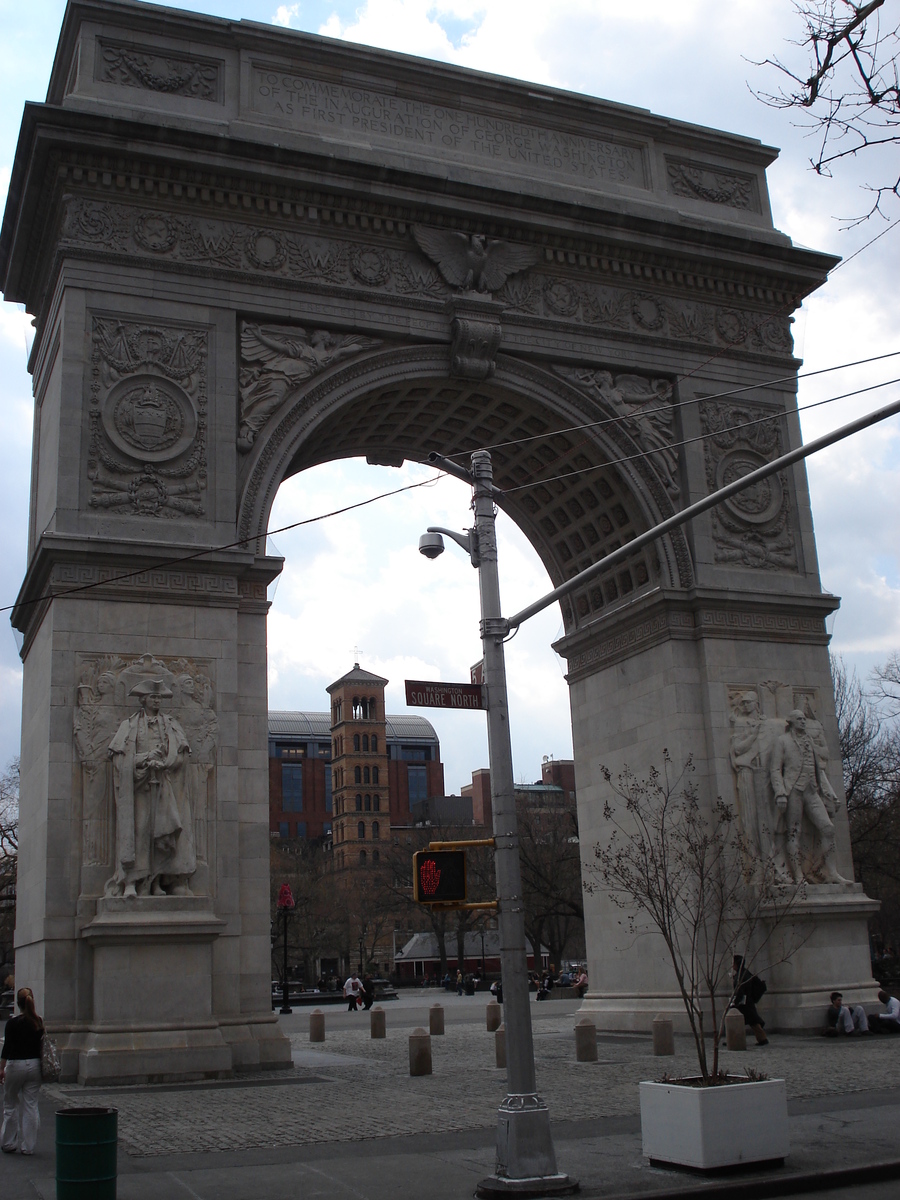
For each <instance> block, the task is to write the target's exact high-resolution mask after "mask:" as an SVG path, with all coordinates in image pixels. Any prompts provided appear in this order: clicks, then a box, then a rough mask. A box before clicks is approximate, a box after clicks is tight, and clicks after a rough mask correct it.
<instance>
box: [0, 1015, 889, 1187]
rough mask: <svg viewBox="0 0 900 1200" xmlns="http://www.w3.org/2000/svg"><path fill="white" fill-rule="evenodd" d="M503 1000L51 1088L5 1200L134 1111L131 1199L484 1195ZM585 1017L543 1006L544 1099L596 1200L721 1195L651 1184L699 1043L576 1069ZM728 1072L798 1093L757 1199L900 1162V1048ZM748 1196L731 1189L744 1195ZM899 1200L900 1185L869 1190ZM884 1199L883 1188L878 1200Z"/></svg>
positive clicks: (330, 1028)
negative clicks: (60, 1132)
mask: <svg viewBox="0 0 900 1200" xmlns="http://www.w3.org/2000/svg"><path fill="white" fill-rule="evenodd" d="M486 999H487V997H486V996H481V995H478V996H475V997H462V998H458V997H457V996H455V995H446V994H444V993H442V992H441V993H435V992H433V991H428V992H416V993H407V994H405V995H403V996H402V997H401V999H400V1000H398V1001H394V1002H388V1003H385V1005H384V1007H385V1011H386V1013H387V1037H386V1039H385V1040H383V1041H373V1040H371V1038H370V1037H369V1018H368V1015H367V1014H365V1013H347V1012H344V1011H342V1008H339V1007H337V1006H335V1007H332V1008H326V1010H325V1014H326V1015H325V1020H326V1040H325V1042H324V1044H311V1043H310V1042H309V1035H308V1031H309V1013H310V1010H309V1009H298V1010H296V1011H295V1012H294V1014H293V1015H291V1016H289V1017H284V1018H282V1021H283V1024H284V1028H285V1032H286V1033H287V1034H288V1035H289V1036H290V1038H291V1043H292V1047H293V1055H294V1064H295V1066H294V1069H293V1070H292V1071H283V1072H274V1073H267V1074H265V1075H256V1076H247V1077H241V1078H239V1079H236V1080H232V1081H224V1082H220V1083H201V1084H178V1085H174V1084H173V1085H158V1086H131V1087H105V1088H100V1087H93V1088H90V1089H86V1088H81V1087H77V1086H74V1085H65V1086H53V1087H45V1089H44V1100H43V1114H44V1128H43V1130H42V1135H41V1142H40V1144H39V1148H38V1154H37V1155H36V1156H35V1158H34V1159H32V1160H27V1159H22V1158H21V1157H19V1156H16V1157H15V1158H4V1160H3V1161H2V1162H0V1194H2V1195H3V1196H4V1200H18V1198H19V1197H22V1198H24V1197H26V1196H27V1197H34V1196H41V1197H47V1198H48V1200H49V1198H50V1197H52V1196H54V1195H55V1185H54V1182H53V1175H54V1162H53V1115H52V1114H53V1111H54V1109H55V1108H57V1107H62V1106H64V1105H71V1104H78V1105H97V1104H103V1105H111V1106H114V1107H115V1108H117V1109H118V1111H119V1134H120V1154H119V1160H120V1161H119V1171H120V1181H119V1196H120V1197H121V1200H150V1198H151V1197H152V1198H154V1200H159V1198H163V1200H167V1198H168V1197H170V1196H171V1197H173V1198H176V1197H182V1196H184V1197H194V1200H255V1198H256V1197H265V1196H268V1195H272V1196H279V1197H282V1196H297V1197H300V1196H303V1197H317V1196H322V1197H325V1196H329V1197H353V1198H355V1200H380V1198H381V1197H387V1196H396V1197H403V1196H406V1195H413V1194H414V1192H416V1191H420V1190H425V1191H427V1194H428V1195H429V1197H432V1198H433V1200H445V1198H446V1200H451V1198H452V1197H465V1196H470V1195H471V1194H472V1192H473V1189H474V1186H475V1184H476V1183H477V1181H478V1180H479V1179H480V1178H482V1177H483V1176H484V1175H486V1174H488V1173H490V1171H491V1170H492V1168H493V1137H494V1129H495V1125H496V1110H497V1105H498V1104H499V1102H500V1100H501V1099H502V1097H503V1095H504V1091H505V1072H504V1071H502V1070H498V1068H497V1067H496V1066H495V1065H494V1038H493V1035H492V1034H489V1033H488V1032H487V1031H486V1028H485V1019H484V1006H485V1001H486ZM436 1001H439V1002H440V1003H442V1004H443V1005H444V1007H445V1025H446V1033H445V1034H444V1036H443V1037H434V1038H433V1039H432V1050H433V1060H434V1073H433V1074H432V1075H431V1076H426V1077H423V1078H416V1079H412V1078H410V1076H409V1073H408V1057H407V1046H408V1036H409V1033H410V1032H411V1031H412V1029H413V1028H415V1027H417V1026H422V1025H424V1026H427V1024H428V1008H429V1006H430V1005H431V1004H432V1003H435V1002H436ZM577 1007H578V1004H577V1002H576V1001H549V1002H547V1003H545V1004H534V1005H533V1007H532V1012H533V1015H534V1040H535V1056H536V1061H537V1070H538V1088H539V1090H540V1092H541V1093H542V1094H543V1095H544V1097H545V1098H546V1100H547V1103H548V1104H549V1106H550V1111H551V1115H552V1118H553V1122H554V1131H555V1140H556V1148H557V1154H558V1157H559V1162H560V1166H561V1168H562V1169H563V1170H566V1171H568V1172H569V1173H570V1174H572V1175H573V1176H576V1177H578V1178H579V1179H580V1180H581V1182H582V1185H583V1189H584V1191H585V1193H586V1194H587V1195H600V1194H601V1193H602V1194H603V1195H604V1196H612V1195H627V1194H635V1193H654V1194H659V1193H666V1192H669V1191H673V1190H674V1191H679V1192H683V1191H684V1189H685V1188H688V1189H694V1188H696V1187H697V1186H700V1187H703V1188H708V1187H710V1186H715V1185H714V1184H713V1183H712V1182H711V1181H707V1180H704V1181H702V1182H700V1183H699V1184H698V1181H697V1180H696V1179H694V1177H692V1176H685V1175H684V1174H680V1173H677V1172H674V1171H664V1170H659V1169H654V1168H651V1167H650V1166H649V1165H648V1164H647V1163H646V1161H645V1160H644V1159H642V1157H641V1147H640V1120H639V1117H638V1088H637V1084H638V1083H639V1081H640V1080H642V1079H653V1078H659V1077H660V1076H661V1075H662V1074H663V1073H664V1072H666V1073H669V1074H672V1075H679V1074H684V1073H689V1072H691V1071H692V1070H694V1069H695V1062H694V1059H693V1056H692V1043H691V1042H690V1040H689V1039H688V1038H687V1037H678V1038H676V1054H675V1057H674V1058H654V1057H653V1055H652V1052H651V1042H650V1037H649V1035H631V1034H601V1035H600V1036H599V1038H598V1050H599V1061H598V1062H596V1063H577V1062H576V1061H575V1046H574V1036H573V1026H574V1023H575V1020H577V1016H576V1010H577ZM724 1059H725V1065H726V1066H727V1067H728V1068H729V1069H732V1070H734V1071H741V1070H743V1069H745V1068H746V1067H752V1068H754V1069H757V1070H764V1071H766V1072H767V1073H768V1074H769V1075H771V1076H773V1077H784V1078H785V1079H786V1080H787V1089H788V1097H789V1101H790V1113H791V1155H790V1158H789V1159H788V1161H787V1163H786V1164H785V1167H784V1168H782V1169H781V1171H780V1172H775V1173H771V1172H769V1173H766V1174H765V1178H766V1179H767V1180H770V1182H769V1184H768V1186H769V1187H770V1188H771V1187H775V1188H776V1190H775V1191H771V1190H770V1191H766V1192H762V1191H760V1190H759V1185H760V1183H761V1177H760V1175H759V1173H757V1174H756V1176H755V1190H754V1193H753V1194H754V1195H763V1194H766V1195H778V1194H783V1193H782V1192H781V1191H779V1190H777V1188H778V1186H779V1185H778V1183H777V1182H776V1181H778V1180H781V1181H782V1182H784V1183H785V1186H787V1183H788V1182H789V1181H790V1179H791V1178H792V1177H793V1176H795V1175H797V1174H798V1173H800V1174H804V1173H812V1172H821V1173H825V1174H823V1178H827V1172H834V1171H836V1170H846V1169H847V1168H856V1167H860V1166H863V1165H866V1164H874V1163H886V1162H891V1161H894V1160H897V1159H900V1133H898V1128H900V1126H898V1118H900V1088H898V1086H897V1080H898V1068H900V1038H888V1037H871V1038H865V1039H859V1040H852V1039H848V1040H836V1041H831V1040H828V1041H826V1040H825V1039H820V1038H814V1037H809V1036H807V1037H803V1036H798V1035H785V1036H778V1035H774V1036H773V1037H772V1039H771V1041H770V1044H769V1045H768V1046H766V1047H762V1048H757V1047H755V1046H752V1047H751V1048H748V1050H747V1051H746V1052H745V1053H740V1054H737V1053H726V1054H725V1055H724ZM737 1186H738V1185H737V1184H736V1183H735V1182H734V1181H732V1182H731V1183H730V1184H729V1187H730V1189H731V1192H732V1194H733V1193H734V1190H735V1188H736V1187H737ZM866 1186H867V1189H868V1190H866V1191H865V1192H863V1191H858V1190H857V1191H853V1192H852V1193H840V1194H841V1195H845V1194H846V1195H850V1194H852V1195H854V1196H856V1195H859V1196H862V1195H865V1196H867V1197H871V1198H872V1200H881V1196H882V1191H881V1190H879V1189H881V1188H887V1190H886V1191H884V1192H883V1196H884V1197H885V1200H886V1198H887V1197H888V1196H892V1195H895V1194H896V1190H897V1188H898V1186H900V1184H898V1183H897V1182H896V1180H894V1181H893V1182H890V1181H888V1182H886V1183H884V1184H880V1183H869V1184H867V1185H866ZM872 1189H874V1190H872Z"/></svg>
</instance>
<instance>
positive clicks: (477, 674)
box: [469, 658, 484, 686]
mask: <svg viewBox="0 0 900 1200" xmlns="http://www.w3.org/2000/svg"><path fill="white" fill-rule="evenodd" d="M469 678H470V679H471V680H472V682H473V683H477V684H478V685H479V686H480V685H481V684H482V683H484V659H483V658H481V659H479V660H478V662H477V663H476V664H475V665H474V667H469Z"/></svg>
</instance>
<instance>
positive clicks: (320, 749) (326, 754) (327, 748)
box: [310, 742, 331, 762]
mask: <svg viewBox="0 0 900 1200" xmlns="http://www.w3.org/2000/svg"><path fill="white" fill-rule="evenodd" d="M310 752H311V751H310ZM316 758H324V759H325V761H326V762H330V761H331V742H319V743H318V745H317V747H316Z"/></svg>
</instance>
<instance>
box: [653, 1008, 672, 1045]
mask: <svg viewBox="0 0 900 1200" xmlns="http://www.w3.org/2000/svg"><path fill="white" fill-rule="evenodd" d="M653 1053H654V1054H657V1055H659V1054H674V1053H675V1032H674V1030H673V1028H672V1018H671V1017H666V1016H663V1014H662V1013H660V1014H659V1016H658V1017H654V1018H653Z"/></svg>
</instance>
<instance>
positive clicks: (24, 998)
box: [0, 987, 44, 1154]
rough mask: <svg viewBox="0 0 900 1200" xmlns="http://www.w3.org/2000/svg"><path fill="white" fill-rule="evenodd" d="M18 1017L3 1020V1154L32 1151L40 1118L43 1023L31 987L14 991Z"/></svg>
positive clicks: (0, 1057) (0, 1065)
mask: <svg viewBox="0 0 900 1200" xmlns="http://www.w3.org/2000/svg"><path fill="white" fill-rule="evenodd" d="M16 1004H17V1005H18V1007H19V1016H17V1017H11V1018H10V1019H9V1020H8V1021H7V1022H6V1035H5V1037H4V1039H3V1052H2V1055H0V1082H2V1084H3V1128H2V1131H0V1146H2V1148H3V1153H4V1154H15V1152H16V1150H19V1151H21V1153H22V1154H34V1145H35V1142H36V1141H37V1135H38V1128H39V1126H40V1118H39V1116H38V1094H39V1093H40V1090H41V1042H42V1041H43V1037H44V1022H43V1021H42V1020H41V1018H40V1017H39V1016H38V1015H37V1012H36V1011H35V1007H34V994H33V993H32V991H31V988H27V987H23V988H19V990H18V992H16Z"/></svg>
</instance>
